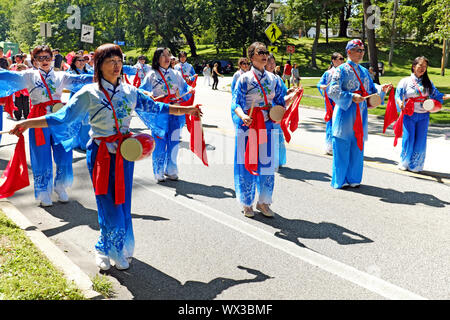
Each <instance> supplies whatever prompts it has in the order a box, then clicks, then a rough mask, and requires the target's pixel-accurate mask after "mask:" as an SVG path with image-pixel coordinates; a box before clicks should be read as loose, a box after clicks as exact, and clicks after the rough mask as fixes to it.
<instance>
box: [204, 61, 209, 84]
mask: <svg viewBox="0 0 450 320" xmlns="http://www.w3.org/2000/svg"><path fill="white" fill-rule="evenodd" d="M203 76H204V77H205V79H204V81H203V84H206V81H208V86H211V67H210V66H209V64H207V63H206V64H205V66H204V67H203Z"/></svg>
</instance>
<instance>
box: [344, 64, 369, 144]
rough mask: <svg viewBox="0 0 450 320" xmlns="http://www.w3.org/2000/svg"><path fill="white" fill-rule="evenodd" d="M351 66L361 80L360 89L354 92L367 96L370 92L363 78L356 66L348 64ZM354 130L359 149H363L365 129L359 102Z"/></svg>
mask: <svg viewBox="0 0 450 320" xmlns="http://www.w3.org/2000/svg"><path fill="white" fill-rule="evenodd" d="M348 65H349V66H350V67H352V69H353V71H354V72H355V75H356V78H357V79H358V81H359V84H360V86H361V88H360V90H357V91H353V93H357V94H360V95H362V96H363V97H367V96H368V95H369V94H368V93H367V91H366V89H365V88H364V85H363V83H362V81H361V79H360V78H359V76H358V73H357V72H356V70H355V68H353V66H352V65H351V64H348ZM353 131H354V132H355V137H356V143H357V145H358V148H359V150H361V151H362V149H363V147H364V129H363V125H362V118H361V111H360V109H359V103H357V104H356V118H355V122H354V123H353Z"/></svg>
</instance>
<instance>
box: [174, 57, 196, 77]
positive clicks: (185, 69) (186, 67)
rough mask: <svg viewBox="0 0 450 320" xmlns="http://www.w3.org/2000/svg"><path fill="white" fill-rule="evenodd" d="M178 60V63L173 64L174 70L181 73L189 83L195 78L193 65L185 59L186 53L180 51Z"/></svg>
mask: <svg viewBox="0 0 450 320" xmlns="http://www.w3.org/2000/svg"><path fill="white" fill-rule="evenodd" d="M178 60H180V63H178V64H176V65H175V70H176V71H178V72H180V73H181V76H182V77H183V79H184V80H185V81H186V82H187V83H188V84H191V82H192V81H194V80H195V76H196V73H195V69H194V67H193V66H192V65H191V64H190V63H189V62H187V61H186V60H187V53H186V52H185V51H180V53H179V54H178Z"/></svg>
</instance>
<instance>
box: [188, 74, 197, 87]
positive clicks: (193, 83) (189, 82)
mask: <svg viewBox="0 0 450 320" xmlns="http://www.w3.org/2000/svg"><path fill="white" fill-rule="evenodd" d="M197 79H198V74H196V75H195V76H194V80H192V81H191V80H189V78H187V79H186V83H187V84H188V85H189V86H191V87H192V88H195V87H196V86H197Z"/></svg>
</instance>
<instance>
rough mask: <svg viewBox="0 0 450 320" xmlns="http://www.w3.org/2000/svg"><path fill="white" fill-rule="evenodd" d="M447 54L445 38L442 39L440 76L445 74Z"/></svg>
mask: <svg viewBox="0 0 450 320" xmlns="http://www.w3.org/2000/svg"><path fill="white" fill-rule="evenodd" d="M446 55H447V39H443V40H442V60H441V76H444V75H445V56H446Z"/></svg>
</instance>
